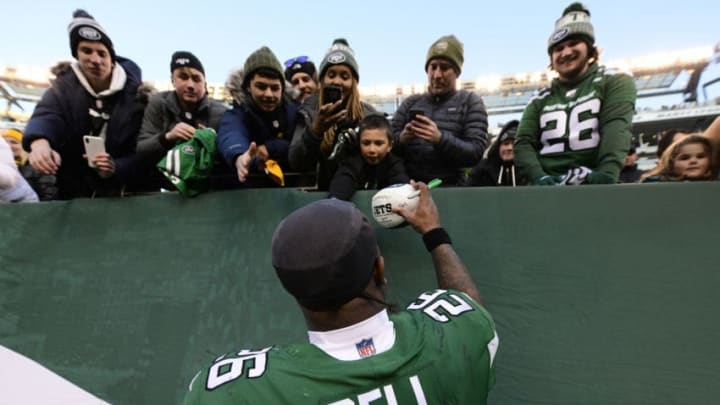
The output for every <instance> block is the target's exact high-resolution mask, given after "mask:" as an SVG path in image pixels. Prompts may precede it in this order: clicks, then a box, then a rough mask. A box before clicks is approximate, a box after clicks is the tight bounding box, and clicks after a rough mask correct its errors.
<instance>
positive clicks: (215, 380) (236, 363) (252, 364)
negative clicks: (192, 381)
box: [207, 347, 271, 390]
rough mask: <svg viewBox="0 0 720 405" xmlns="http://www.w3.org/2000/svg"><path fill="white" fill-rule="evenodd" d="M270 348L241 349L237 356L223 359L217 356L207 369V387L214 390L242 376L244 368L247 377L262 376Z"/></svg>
mask: <svg viewBox="0 0 720 405" xmlns="http://www.w3.org/2000/svg"><path fill="white" fill-rule="evenodd" d="M270 349H271V347H268V348H265V349H262V350H260V351H250V350H241V351H239V352H238V353H237V356H238V357H233V358H229V359H225V358H223V357H224V356H222V357H220V358H218V359H217V360H215V363H214V364H213V365H212V366H211V367H210V370H208V377H207V389H208V390H214V389H215V388H217V387H219V386H221V385H223V384H227V383H229V382H230V381H234V380H236V379H238V378H240V377H242V375H243V372H244V370H245V368H247V378H258V377H262V375H263V374H265V369H266V367H267V352H268V351H269V350H270ZM246 362H248V363H249V364H248V363H246Z"/></svg>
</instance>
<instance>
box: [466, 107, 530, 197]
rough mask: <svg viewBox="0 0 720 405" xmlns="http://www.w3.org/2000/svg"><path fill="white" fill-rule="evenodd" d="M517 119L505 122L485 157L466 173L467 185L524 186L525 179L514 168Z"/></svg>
mask: <svg viewBox="0 0 720 405" xmlns="http://www.w3.org/2000/svg"><path fill="white" fill-rule="evenodd" d="M518 124H519V122H518V120H512V121H510V122H508V123H506V124H505V125H504V126H503V128H502V129H501V130H500V135H498V137H497V139H496V140H495V142H493V144H492V145H491V146H490V149H489V150H488V155H487V158H485V159H483V160H481V161H480V163H479V164H478V165H477V166H475V167H473V169H472V170H471V171H470V174H469V175H468V185H469V186H510V187H515V186H524V185H526V184H527V180H526V179H525V178H524V177H521V176H520V173H518V172H517V170H516V169H515V153H514V151H513V148H514V146H513V144H514V143H515V133H516V132H517V127H518Z"/></svg>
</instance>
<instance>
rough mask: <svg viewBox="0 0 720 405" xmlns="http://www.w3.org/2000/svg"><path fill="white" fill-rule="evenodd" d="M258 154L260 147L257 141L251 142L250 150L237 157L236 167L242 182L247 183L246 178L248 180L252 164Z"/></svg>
mask: <svg viewBox="0 0 720 405" xmlns="http://www.w3.org/2000/svg"><path fill="white" fill-rule="evenodd" d="M257 154H258V147H257V145H256V144H255V142H251V143H250V147H249V148H248V150H247V151H246V152H245V153H243V154H242V155H240V156H238V157H237V159H235V169H236V170H237V176H238V180H240V183H245V180H247V176H248V173H249V172H250V164H251V163H252V161H253V159H255V156H257Z"/></svg>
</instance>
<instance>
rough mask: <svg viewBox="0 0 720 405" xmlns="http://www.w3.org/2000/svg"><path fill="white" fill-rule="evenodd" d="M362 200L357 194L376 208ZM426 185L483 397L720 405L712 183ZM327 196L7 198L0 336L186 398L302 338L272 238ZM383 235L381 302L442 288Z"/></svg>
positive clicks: (413, 246) (162, 399)
mask: <svg viewBox="0 0 720 405" xmlns="http://www.w3.org/2000/svg"><path fill="white" fill-rule="evenodd" d="M371 196H372V192H370V191H363V192H359V193H357V194H356V197H355V202H356V203H357V205H358V207H359V208H360V209H361V210H363V212H365V213H366V214H368V215H370V207H369V200H370V197H371ZM433 196H434V198H435V200H436V202H437V204H438V206H439V208H440V213H441V217H442V221H443V224H444V225H445V227H446V229H447V230H448V232H449V234H450V235H451V237H452V239H453V242H454V246H455V249H456V250H457V251H458V253H459V254H460V256H461V257H462V258H463V259H464V261H465V263H466V265H467V267H468V268H469V270H470V271H471V273H472V274H473V276H474V279H475V280H476V282H477V284H478V285H479V288H480V291H481V293H482V294H483V296H484V298H485V304H486V307H487V308H488V309H489V311H490V312H491V313H492V315H493V317H494V319H495V321H496V324H497V328H498V334H499V336H500V349H499V352H498V355H497V358H496V365H497V383H496V385H495V388H494V389H493V391H492V393H491V396H490V403H491V404H525V403H533V404H609V403H612V404H672V403H683V404H690V403H695V404H700V403H716V402H717V401H718V398H720V385H719V384H718V381H720V366H719V365H720V350H718V342H719V341H720V325H719V323H718V320H717V319H718V315H717V313H718V309H719V308H720V299H719V298H718V297H719V296H720V295H719V294H718V292H719V291H720V265H719V263H720V260H719V255H718V253H717V252H718V244H719V243H720V242H719V241H720V239H718V232H719V231H720V215H718V212H719V211H720V183H682V184H644V185H619V186H583V187H527V188H517V189H509V188H448V189H443V188H441V189H435V190H433ZM322 197H323V194H322V193H317V192H302V191H298V190H291V189H282V190H280V189H276V190H267V189H265V190H238V191H228V192H217V193H209V194H204V195H200V196H198V197H197V198H194V199H186V198H183V197H181V196H180V195H177V194H159V195H153V196H142V197H132V198H120V199H98V200H74V201H67V202H49V203H40V204H21V205H18V204H15V205H9V204H5V205H0V224H1V225H0V229H1V230H0V345H3V346H6V347H8V348H10V349H12V350H15V351H17V352H19V353H22V354H24V355H26V356H28V357H30V358H32V359H35V360H37V361H38V362H40V363H41V364H43V365H45V366H46V367H48V368H50V369H51V370H53V371H54V372H56V373H58V374H59V375H61V376H63V377H65V378H66V379H68V380H70V381H72V382H73V383H75V384H77V385H78V386H80V387H82V388H84V389H85V390H87V391H89V392H91V393H93V394H95V395H97V396H99V397H101V398H103V399H105V400H107V401H109V402H111V403H114V404H172V403H179V402H180V401H181V399H182V397H183V395H184V393H185V391H186V389H187V385H188V383H189V381H190V379H191V378H192V377H193V375H194V374H195V372H196V371H198V370H199V369H200V368H202V367H206V366H207V365H209V363H210V362H211V361H212V360H213V359H214V358H215V357H216V356H217V355H220V354H222V353H226V352H229V351H232V350H236V349H241V348H262V347H266V346H268V345H270V344H282V343H287V342H297V341H302V340H304V339H306V334H305V326H304V322H303V319H302V315H301V313H300V311H299V309H298V308H297V305H296V303H295V302H294V301H293V300H292V299H291V298H290V297H289V296H288V295H287V294H286V293H285V292H284V290H283V289H282V287H281V285H280V283H279V282H278V281H277V279H276V277H275V273H274V270H273V269H272V266H271V263H270V255H269V250H270V239H271V236H272V233H273V231H274V229H275V226H276V225H277V224H278V222H279V221H280V220H281V219H282V218H283V217H284V216H285V215H287V214H288V213H290V212H291V211H292V210H294V209H295V208H298V207H300V206H302V205H304V204H306V203H308V202H310V201H313V200H315V199H318V198H322ZM378 236H379V244H380V246H381V249H382V252H383V255H384V256H385V264H386V270H387V278H388V280H389V290H388V300H389V301H391V302H395V303H399V304H403V305H404V304H406V303H407V302H408V301H409V300H411V299H412V298H413V297H415V296H416V295H417V294H418V293H419V292H421V291H424V290H427V289H431V288H433V287H434V286H435V277H434V272H433V267H432V261H431V259H430V256H429V254H428V253H427V252H426V251H425V249H424V247H423V244H422V241H421V238H420V236H419V235H417V234H416V233H415V232H414V231H412V230H411V229H410V228H409V227H405V228H401V229H395V230H386V229H381V228H378ZM298 366H299V367H302V365H298ZM438 366H442V365H438ZM448 366H450V367H451V366H452V365H448ZM0 367H2V365H0ZM1 396H2V393H0V397H1Z"/></svg>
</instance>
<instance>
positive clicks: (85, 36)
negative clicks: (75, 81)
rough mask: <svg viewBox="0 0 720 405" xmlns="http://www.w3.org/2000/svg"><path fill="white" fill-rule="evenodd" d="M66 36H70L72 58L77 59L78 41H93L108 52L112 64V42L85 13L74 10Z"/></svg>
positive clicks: (113, 53) (113, 51) (113, 58)
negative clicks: (100, 44)
mask: <svg viewBox="0 0 720 405" xmlns="http://www.w3.org/2000/svg"><path fill="white" fill-rule="evenodd" d="M68 34H69V35H70V51H71V52H72V56H73V57H74V58H76V59H77V48H78V44H79V43H80V41H94V42H100V43H102V44H103V45H105V46H106V47H107V49H108V52H110V58H112V60H113V62H114V61H115V48H113V43H112V40H111V39H110V37H109V36H108V34H107V33H106V32H105V30H104V29H103V27H102V26H101V25H100V24H99V23H98V22H97V21H95V18H93V16H91V15H90V14H88V12H87V11H85V10H82V9H77V10H75V12H74V13H73V19H72V21H70V24H68Z"/></svg>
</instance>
